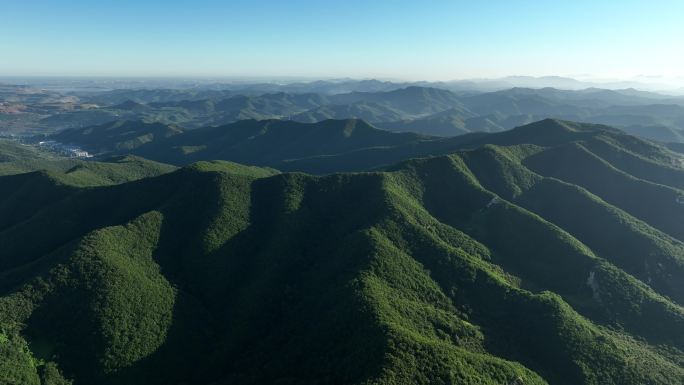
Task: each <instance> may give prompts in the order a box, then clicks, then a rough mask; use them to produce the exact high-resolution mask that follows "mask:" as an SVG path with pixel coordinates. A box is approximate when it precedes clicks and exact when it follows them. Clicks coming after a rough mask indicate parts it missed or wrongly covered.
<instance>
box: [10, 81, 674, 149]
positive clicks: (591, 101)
mask: <svg viewBox="0 0 684 385" xmlns="http://www.w3.org/2000/svg"><path fill="white" fill-rule="evenodd" d="M535 81H536V80H535ZM305 84H308V85H309V86H310V88H308V89H307V88H305V87H304V85H305ZM323 84H328V83H326V82H320V83H301V84H299V85H298V86H297V87H299V88H296V89H294V91H296V92H294V91H293V92H282V91H278V92H275V93H263V92H260V91H259V90H262V91H263V90H267V89H266V88H257V89H252V90H251V91H249V90H242V91H238V90H233V89H231V90H214V89H152V90H143V89H119V90H114V91H107V92H99V93H89V94H79V95H80V96H76V95H61V94H58V93H56V92H54V91H41V90H39V89H34V88H25V87H24V88H22V87H18V86H7V87H5V88H3V89H2V90H4V91H3V92H4V93H2V92H0V97H1V98H2V101H1V102H0V127H1V128H0V132H1V131H7V132H14V133H17V132H18V133H22V132H33V133H36V132H46V131H47V132H54V131H61V130H64V129H69V128H81V127H89V126H94V125H102V124H109V123H111V122H113V121H120V120H142V121H146V122H158V123H161V124H166V125H173V126H176V127H178V128H182V129H195V128H200V127H206V126H221V125H225V124H228V123H233V122H236V121H239V120H245V119H256V120H267V119H284V120H295V121H301V122H309V123H313V122H319V121H323V120H327V119H350V118H353V119H362V120H364V121H367V122H369V123H371V124H373V125H375V126H377V127H379V128H384V129H387V130H392V131H401V132H415V133H419V134H424V135H436V136H455V135H461V134H464V133H470V132H496V131H503V130H507V129H511V128H513V127H516V126H519V125H523V124H527V123H531V122H533V121H537V120H541V119H545V118H555V119H565V120H572V121H581V122H587V123H599V124H607V125H611V126H615V127H618V128H621V129H623V130H625V131H626V132H629V133H632V134H635V135H639V136H642V137H645V138H649V139H653V140H657V141H660V142H663V143H670V142H681V141H682V136H684V135H683V133H684V131H683V130H684V98H682V97H674V96H668V95H663V94H658V93H653V92H646V91H640V90H636V89H621V90H608V89H598V88H587V89H582V90H560V89H555V88H510V89H505V90H501V91H494V92H475V91H468V92H465V91H464V92H454V91H450V90H448V89H445V88H437V87H425V86H416V85H409V86H405V87H400V88H391V87H389V85H390V84H394V86H397V87H399V86H400V84H395V83H388V82H376V81H368V82H365V83H359V82H356V83H354V82H347V83H345V82H340V83H334V82H333V83H330V84H336V85H338V86H339V85H341V84H347V85H351V84H356V85H360V84H365V86H364V87H362V88H364V89H381V90H380V91H351V92H346V93H329V92H323V91H321V89H320V87H322V86H323ZM431 85H434V86H440V84H431ZM244 87H247V85H245V86H244ZM293 87H294V86H293ZM445 87H446V86H445ZM275 89H277V87H276V88H274V90H275ZM304 91H307V92H304ZM311 91H319V92H311ZM338 91H339V89H338ZM239 92H244V93H239Z"/></svg>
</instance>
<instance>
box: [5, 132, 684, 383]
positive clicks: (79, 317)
mask: <svg viewBox="0 0 684 385" xmlns="http://www.w3.org/2000/svg"><path fill="white" fill-rule="evenodd" d="M212 130H215V131H210V130H209V129H207V130H205V131H203V130H197V132H198V133H197V134H193V135H194V136H188V135H189V133H187V134H180V135H174V136H172V137H169V138H168V139H165V140H164V141H163V142H166V141H167V140H168V141H175V140H179V142H174V143H177V144H178V145H187V146H204V147H203V148H205V149H206V150H198V151H195V152H187V153H186V154H198V153H199V154H202V152H203V151H206V152H205V153H204V155H202V156H201V157H200V155H197V156H198V158H199V159H198V160H201V159H203V158H204V157H206V159H211V157H213V156H216V158H217V159H234V160H235V159H236V158H239V157H244V158H245V159H246V158H247V157H248V156H251V157H252V158H251V159H259V161H254V162H249V163H252V164H269V163H270V164H277V163H278V162H280V159H291V158H294V157H296V156H299V155H301V154H307V153H308V159H309V160H310V161H311V162H312V163H298V162H292V163H291V165H292V167H296V166H297V165H302V164H304V165H307V166H308V167H312V168H313V167H314V163H313V159H324V158H334V157H335V156H331V155H330V154H335V153H337V154H345V155H344V156H340V157H339V158H337V161H338V162H341V161H345V160H349V161H353V160H357V163H353V162H352V163H351V164H349V165H347V167H350V168H352V169H356V168H358V169H362V168H363V167H364V166H363V165H366V166H367V165H373V166H378V165H382V164H385V163H386V162H390V161H396V162H398V163H396V164H395V165H393V166H390V167H386V168H384V169H382V170H375V171H367V172H360V173H336V174H331V175H325V176H314V175H307V174H302V173H280V172H279V171H277V170H276V169H271V168H261V167H256V166H244V165H240V164H237V163H232V162H227V161H213V160H212V161H200V162H196V163H192V164H190V165H188V166H185V167H183V168H181V169H178V170H175V171H173V172H163V173H162V172H160V173H159V175H154V173H153V172H152V173H151V174H144V173H143V172H142V171H141V170H148V169H146V168H145V167H141V168H138V169H136V168H135V167H132V166H130V165H128V162H136V161H137V162H140V163H141V164H145V162H147V161H145V160H142V159H139V158H122V159H114V160H110V161H109V162H101V163H100V162H83V164H82V168H83V170H82V171H81V169H78V170H72V168H73V167H72V168H69V169H67V170H66V171H64V170H63V169H58V170H57V171H48V172H30V173H23V174H15V175H7V176H2V177H0V245H2V246H1V247H0V383H6V384H15V383H22V384H24V383H26V384H69V383H73V384H74V385H80V384H105V385H106V384H186V383H192V384H207V385H209V384H219V385H220V384H226V385H227V384H262V383H279V384H309V383H317V384H339V383H344V384H473V385H474V384H479V385H483V384H491V385H494V384H496V385H501V384H506V385H514V384H515V385H521V384H525V385H528V384H539V385H542V384H548V385H576V384H588V385H637V384H638V385H641V384H653V385H661V384H662V385H670V384H671V385H681V384H682V382H683V381H684V284H683V283H682V282H684V280H683V279H682V277H684V243H683V242H682V241H683V240H684V236H683V235H682V233H681V230H678V227H677V226H676V224H677V223H681V221H682V219H683V218H684V216H683V215H684V214H683V213H682V212H681V210H679V209H677V206H675V205H678V204H679V203H678V202H679V201H678V200H677V197H678V196H679V195H678V194H680V191H681V190H680V188H681V187H680V184H679V183H681V179H679V175H680V174H681V172H682V168H681V166H680V165H679V163H678V161H679V159H680V158H679V156H678V155H676V154H674V153H672V152H670V151H668V150H665V149H664V148H662V147H659V146H655V145H651V144H650V143H647V142H643V141H639V140H634V138H632V137H629V136H626V135H624V134H622V133H620V132H619V131H617V130H614V129H610V128H607V127H604V126H597V125H583V124H577V123H571V122H564V121H555V120H546V121H542V122H539V123H535V124H532V125H528V126H525V127H520V128H519V129H516V130H513V131H510V132H505V133H501V134H492V135H485V136H482V135H476V136H470V137H467V138H461V139H458V140H456V139H439V140H436V139H429V140H426V141H425V144H421V145H420V146H418V147H420V149H419V150H416V147H415V146H414V145H410V144H405V143H403V142H402V140H403V138H404V137H403V136H400V135H398V136H392V137H391V138H392V140H395V138H399V139H396V140H397V141H398V142H384V141H386V140H387V137H386V136H385V134H386V133H383V132H379V131H378V130H376V129H374V128H373V127H371V126H369V125H366V124H365V123H363V122H361V121H355V120H350V121H328V122H324V123H319V124H316V125H306V124H300V123H294V122H276V121H269V122H256V121H248V122H242V123H239V124H236V125H233V126H232V127H230V129H227V128H226V127H224V128H215V129H212ZM217 132H221V133H222V136H214V135H215V134H216V133H217ZM254 132H259V133H260V136H256V137H255V136H254ZM209 134H211V135H209ZM286 134H290V135H291V137H293V138H296V140H292V141H290V142H285V141H283V139H282V138H283V137H284V136H285V135H286ZM390 135H392V134H390ZM178 138H183V139H182V141H181V140H180V139H178ZM188 138H192V139H193V140H192V141H190V140H188ZM236 138H237V139H236ZM277 138H281V139H277ZM411 138H412V139H411V140H414V139H416V136H412V137H411ZM219 139H220V140H223V141H220V140H219ZM422 140H423V139H418V141H419V142H420V143H423V142H422ZM279 141H280V142H279ZM373 141H375V142H373ZM257 142H259V143H257ZM369 142H373V143H377V146H376V147H364V148H365V150H363V151H357V150H356V149H358V148H359V146H360V145H359V143H361V144H363V143H369ZM151 143H154V142H151ZM227 143H232V145H231V147H227V145H226V144H227ZM254 143H257V144H254ZM277 143H280V146H278V145H277ZM316 143H318V144H319V145H318V146H314V144H316ZM382 143H385V144H386V147H384V148H380V146H381V145H382ZM148 145H149V144H148ZM148 145H144V146H141V147H139V148H140V149H143V148H145V147H147V146H148ZM417 153H418V154H422V155H427V154H430V155H434V156H431V157H427V158H421V159H408V158H410V157H411V156H413V155H415V154H417ZM444 153H448V155H442V154H444ZM174 154H180V153H179V152H174ZM364 154H365V155H367V156H365V157H364V156H362V155H364ZM176 156H179V157H180V156H181V155H176ZM19 158H21V156H20V157H19ZM8 159H9V155H8ZM13 159H14V158H13ZM179 159H188V158H179ZM192 159H193V160H194V158H192ZM18 160H20V159H14V160H11V161H12V162H15V161H18ZM47 162H48V163H52V162H56V164H59V162H60V160H54V161H52V160H49V161H47ZM118 162H123V163H124V165H123V166H121V167H125V169H127V170H129V171H127V174H126V175H129V176H130V179H131V181H129V182H127V183H120V182H123V181H124V179H125V178H124V179H121V180H118V181H117V182H116V183H114V179H115V178H114V176H113V175H121V174H116V173H115V172H114V171H112V170H114V169H115V166H113V165H119V163H118ZM332 164H333V163H328V166H330V165H332ZM336 164H337V165H338V166H339V165H340V164H341V163H336ZM157 165H159V164H157ZM328 166H325V165H323V166H319V167H320V168H318V170H319V171H320V170H324V169H325V167H328ZM60 167H61V166H60ZM339 167H342V166H339ZM59 170H62V171H59ZM69 170H71V171H69ZM131 170H139V171H140V173H138V174H136V173H135V172H134V171H131ZM69 175H71V177H70V176H69ZM93 175H94V176H97V177H93ZM133 175H135V177H133ZM69 178H72V179H71V181H72V182H71V183H67V182H66V181H68V180H69ZM74 180H79V181H81V183H76V182H73V181H74ZM84 181H87V183H86V182H84ZM84 186H87V187H84ZM617 192H620V194H618V193H617ZM636 197H640V198H641V199H642V200H644V199H645V200H649V202H651V203H649V205H648V206H645V205H639V204H637V200H636ZM644 207H646V208H651V210H653V212H654V213H651V214H649V210H647V209H644ZM656 214H657V215H656Z"/></svg>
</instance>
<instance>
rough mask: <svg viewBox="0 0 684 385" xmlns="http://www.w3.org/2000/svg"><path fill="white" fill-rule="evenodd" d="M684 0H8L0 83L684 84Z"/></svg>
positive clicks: (2, 22) (3, 1) (2, 5)
mask: <svg viewBox="0 0 684 385" xmlns="http://www.w3.org/2000/svg"><path fill="white" fill-rule="evenodd" d="M683 19H684V1H682V0H650V1H639V0H620V1H616V0H593V1H585V0H573V1H553V0H546V1H538V0H508V1H504V0H489V1H458V0H450V1H447V0H445V1H442V0H433V1H430V0H424V1H417V0H416V1H403V0H394V1H389V0H375V1H374V0H365V1H358V0H347V1H325V0H318V1H315V0H290V1H273V0H271V1H266V0H251V1H248V0H245V1H202V0H195V1H186V0H166V1H143V0H137V1H129V0H118V1H115V0H91V1H82V0H81V1H76V0H60V1H57V0H54V1H42V0H0V75H86V76H90V75H104V76H107V75H109V76H248V77H259V76H260V77H279V76H283V77H284V76H301V77H347V76H348V77H380V78H396V79H414V80H417V79H426V80H438V79H439V80H449V79H463V78H473V77H499V76H505V75H535V76H540V75H566V76H576V77H596V78H628V77H633V76H636V75H648V76H666V77H682V76H684V49H683V48H684V47H682V46H683V45H684V22H682V20H683Z"/></svg>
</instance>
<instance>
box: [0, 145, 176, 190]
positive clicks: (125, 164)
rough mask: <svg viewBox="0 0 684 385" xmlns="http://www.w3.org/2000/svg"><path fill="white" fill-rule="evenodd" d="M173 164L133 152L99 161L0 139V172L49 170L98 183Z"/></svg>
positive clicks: (74, 181) (69, 180)
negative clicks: (59, 153)
mask: <svg viewBox="0 0 684 385" xmlns="http://www.w3.org/2000/svg"><path fill="white" fill-rule="evenodd" d="M175 169H176V167H175V166H172V165H169V164H164V163H158V162H154V161H151V160H147V159H143V158H140V157H136V156H114V157H109V158H104V159H102V160H101V161H97V162H96V161H86V160H81V159H77V158H67V157H62V156H59V155H56V154H54V153H52V152H48V151H44V150H41V149H40V148H37V147H35V146H27V145H22V144H19V143H17V142H15V141H10V140H1V139H0V176H2V175H16V174H23V173H29V172H36V171H40V172H44V173H48V174H49V175H50V177H51V178H53V179H55V180H56V181H59V183H63V184H67V185H74V186H101V185H108V184H117V183H124V182H129V181H132V180H137V179H142V178H148V177H152V176H157V175H161V174H165V173H168V172H171V171H173V170H175Z"/></svg>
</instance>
